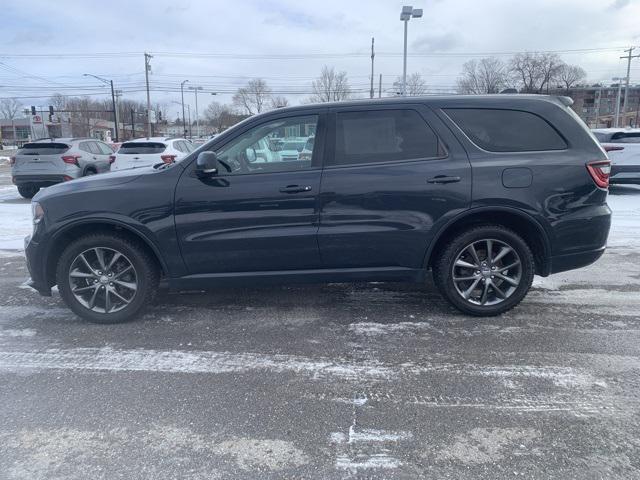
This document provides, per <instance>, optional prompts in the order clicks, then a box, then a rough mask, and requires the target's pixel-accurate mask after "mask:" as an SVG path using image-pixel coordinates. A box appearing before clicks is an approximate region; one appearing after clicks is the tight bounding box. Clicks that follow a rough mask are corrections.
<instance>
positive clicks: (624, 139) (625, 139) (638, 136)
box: [611, 133, 640, 143]
mask: <svg viewBox="0 0 640 480" xmlns="http://www.w3.org/2000/svg"><path fill="white" fill-rule="evenodd" d="M611 141H612V142H615V143H640V133H616V134H614V135H613V136H612V137H611Z"/></svg>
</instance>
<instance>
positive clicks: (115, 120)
mask: <svg viewBox="0 0 640 480" xmlns="http://www.w3.org/2000/svg"><path fill="white" fill-rule="evenodd" d="M82 76H83V77H93V78H95V79H96V80H100V81H101V82H102V83H105V84H107V85H110V86H111V105H112V107H113V110H112V111H113V123H114V129H113V130H114V132H115V134H116V143H117V142H118V139H119V136H118V110H116V92H115V90H114V89H113V80H107V79H106V78H102V77H99V76H97V75H92V74H91V73H83V74H82Z"/></svg>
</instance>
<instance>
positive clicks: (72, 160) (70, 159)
mask: <svg viewBox="0 0 640 480" xmlns="http://www.w3.org/2000/svg"><path fill="white" fill-rule="evenodd" d="M80 158H82V157H81V156H80V155H63V156H62V161H63V162H64V163H69V164H71V165H75V166H76V167H77V166H78V160H79V159H80Z"/></svg>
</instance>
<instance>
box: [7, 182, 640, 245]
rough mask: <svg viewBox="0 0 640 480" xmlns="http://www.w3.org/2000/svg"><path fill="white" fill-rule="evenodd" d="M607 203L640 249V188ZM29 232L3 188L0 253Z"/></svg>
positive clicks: (19, 207)
mask: <svg viewBox="0 0 640 480" xmlns="http://www.w3.org/2000/svg"><path fill="white" fill-rule="evenodd" d="M1 180H2V179H0V182H1ZM608 203H609V206H610V207H611V209H612V210H613V225H612V228H611V234H610V235H609V246H610V247H620V248H629V249H640V187H632V186H629V187H617V188H616V189H615V194H611V195H609V200H608ZM30 232H31V207H30V203H29V201H28V200H25V199H23V198H22V197H20V195H19V194H18V191H17V190H16V187H15V186H13V185H0V252H1V251H6V250H22V248H23V240H24V237H25V236H26V235H28V234H29V233H30Z"/></svg>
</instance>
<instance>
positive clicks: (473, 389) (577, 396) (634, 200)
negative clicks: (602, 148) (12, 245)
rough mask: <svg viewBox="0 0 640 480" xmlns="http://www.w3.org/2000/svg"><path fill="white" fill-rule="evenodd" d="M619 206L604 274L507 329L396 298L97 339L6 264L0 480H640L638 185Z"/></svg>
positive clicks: (6, 256)
mask: <svg viewBox="0 0 640 480" xmlns="http://www.w3.org/2000/svg"><path fill="white" fill-rule="evenodd" d="M6 188H8V187H6ZM0 203H4V204H5V206H8V205H22V204H24V203H27V202H25V201H23V200H18V199H16V198H13V197H11V196H5V197H3V200H0ZM610 204H611V206H612V208H613V210H614V227H613V230H612V234H611V239H610V248H609V249H608V251H607V253H606V254H605V255H604V257H603V258H602V259H601V260H600V261H599V262H598V263H596V264H595V265H592V266H590V267H588V268H586V269H583V270H579V271H574V272H567V273H565V274H561V275H558V276H555V277H550V278H548V279H536V282H535V285H534V289H533V290H532V291H531V292H530V294H529V296H528V297H527V298H526V299H525V301H524V302H523V303H522V305H521V306H520V307H518V308H516V309H515V310H513V311H512V312H510V313H508V314H506V315H504V316H502V317H498V318H492V319H475V318H470V317H465V316H462V315H460V314H458V313H456V312H455V311H454V310H452V308H451V307H449V306H448V305H447V304H446V303H445V302H444V301H443V300H442V299H441V298H440V297H439V296H438V294H437V293H436V291H435V289H434V288H433V287H432V286H431V285H427V286H426V287H421V286H415V285H405V284H391V283H389V284H357V285H343V284H331V285H320V286H294V287H274V288H259V289H258V288H245V289H227V290H220V291H215V292H207V293H203V292H191V293H188V294H184V295H173V294H163V295H161V296H160V298H159V300H158V301H157V302H156V304H155V305H154V306H153V307H152V308H151V309H150V310H149V312H148V313H147V314H146V315H145V316H144V317H143V318H142V319H140V320H139V321H137V322H134V323H129V324H124V325H111V326H100V325H91V324H87V323H84V322H82V321H80V320H79V319H78V318H76V317H75V316H74V315H73V314H72V313H71V312H70V311H69V310H67V309H66V308H65V307H64V305H63V304H62V302H61V300H60V298H59V296H58V295H57V294H56V293H54V296H53V297H52V298H44V297H40V296H39V295H37V294H36V293H35V292H33V291H31V290H30V289H29V288H28V287H26V286H24V285H23V282H24V281H25V279H26V277H27V272H26V269H25V266H24V261H23V258H22V255H21V253H20V252H17V251H13V250H4V251H2V253H1V254H0V478H1V479H29V480H37V479H72V480H75V479H88V478H90V479H103V478H104V479H112V478H126V479H139V478H140V479H142V478H145V479H146V478H153V479H176V478H181V479H182V478H185V479H214V478H288V479H292V478H305V479H308V478H322V479H332V478H336V479H341V478H380V479H395V478H402V479H404V478H433V479H442V478H454V479H467V478H497V479H500V478H519V477H522V478H562V479H571V478H576V479H596V478H598V479H599V478H625V479H627V478H640V433H639V432H640V293H639V292H640V188H634V187H618V188H614V189H613V190H612V195H611V197H610ZM7 208H9V207H7ZM1 211H2V212H4V211H5V210H1ZM7 211H8V210H7ZM8 218H9V217H4V218H0V224H1V225H2V228H5V224H4V223H5V222H7V228H9V225H8V223H9V222H8Z"/></svg>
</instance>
